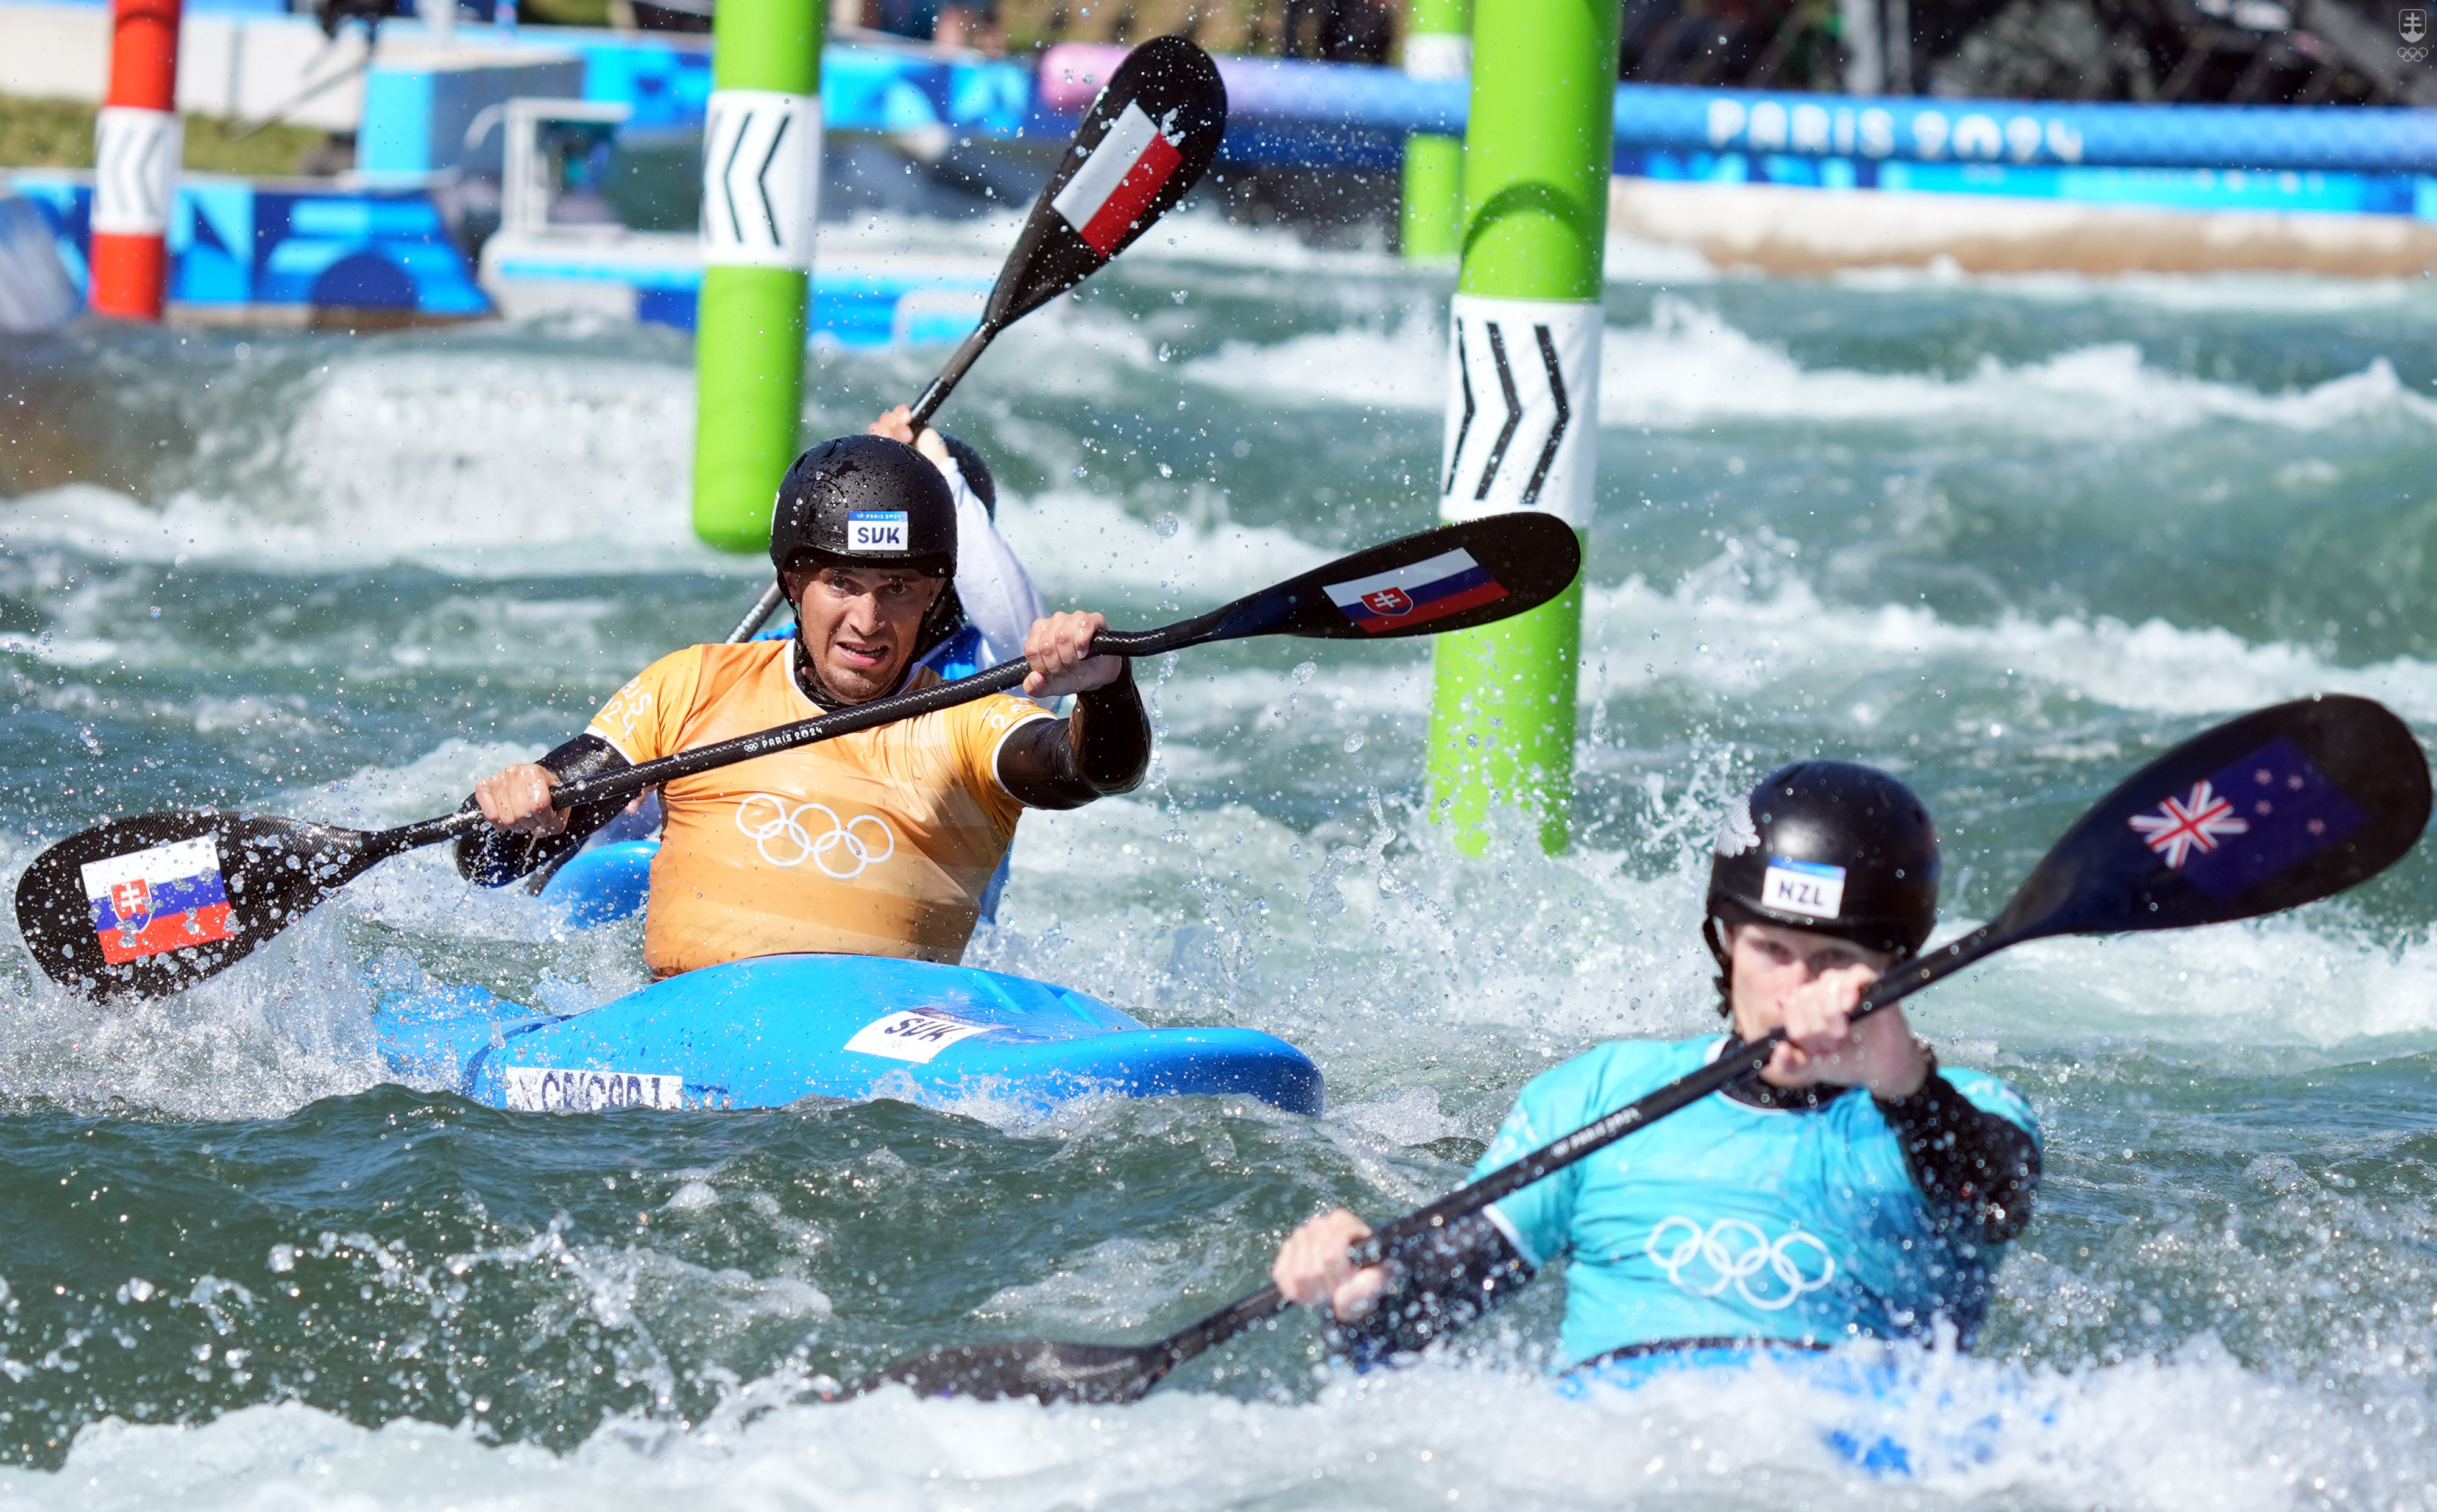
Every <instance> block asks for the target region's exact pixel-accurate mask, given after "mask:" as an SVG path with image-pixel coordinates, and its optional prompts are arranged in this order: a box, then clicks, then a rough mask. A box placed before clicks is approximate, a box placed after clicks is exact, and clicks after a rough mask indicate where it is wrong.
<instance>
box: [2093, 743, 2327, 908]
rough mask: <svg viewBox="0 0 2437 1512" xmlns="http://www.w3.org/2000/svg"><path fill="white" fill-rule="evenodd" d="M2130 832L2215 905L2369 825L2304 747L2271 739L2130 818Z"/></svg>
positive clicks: (2300, 862) (2286, 869) (2297, 864)
mask: <svg viewBox="0 0 2437 1512" xmlns="http://www.w3.org/2000/svg"><path fill="white" fill-rule="evenodd" d="M2130 822H2131V826H2132V829H2133V832H2134V833H2135V834H2137V835H2140V836H2141V838H2142V840H2143V841H2144V842H2145V843H2146V844H2148V847H2149V848H2150V849H2151V850H2152V851H2155V852H2156V853H2158V855H2159V856H2160V858H2161V859H2163V860H2164V861H2165V863H2166V865H2167V866H2169V867H2172V868H2173V869H2174V870H2176V871H2177V872H2179V873H2181V874H2182V875H2183V878H2184V879H2185V880H2187V881H2188V882H2190V883H2191V885H2192V886H2194V887H2196V888H2200V890H2201V891H2202V892H2205V893H2207V894H2208V895H2209V896H2210V897H2212V898H2216V899H2218V900H2219V901H2220V902H2222V901H2224V900H2226V899H2230V898H2233V897H2235V895H2236V894H2238V893H2242V892H2246V891H2249V890H2250V889H2251V888H2254V887H2256V886H2258V885H2259V884H2260V883H2262V882H2265V881H2267V880H2268V879H2269V878H2270V877H2273V876H2277V875H2279V874H2280V873H2283V872H2285V871H2288V870H2291V869H2292V868H2294V867H2296V866H2299V865H2301V864H2302V863H2303V862H2304V861H2306V860H2308V859H2309V858H2310V857H2311V856H2314V855H2316V854H2318V853H2320V852H2321V851H2323V850H2325V849H2326V848H2327V847H2328V846H2331V845H2333V844H2335V843H2336V842H2337V841H2339V840H2341V839H2342V838H2343V837H2344V836H2345V835H2350V834H2351V833H2353V831H2355V830H2357V829H2359V828H2360V827H2361V826H2362V825H2363V824H2366V823H2368V822H2369V819H2368V816H2366V815H2364V814H2362V813H2361V811H2360V810H2359V809H2358V808H2356V807H2354V806H2353V802H2352V800H2350V799H2348V798H2346V797H2344V794H2343V790H2342V789H2341V788H2340V787H2338V786H2336V784H2335V783H2333V782H2329V781H2328V780H2327V777H2326V774H2325V773H2323V772H2322V771H2320V770H2319V769H2318V768H2317V767H2315V766H2313V765H2310V761H2309V758H2308V757H2306V756H2304V755H2303V754H2302V751H2301V747H2297V746H2295V745H2294V744H2293V743H2292V742H2291V741H2289V740H2282V739H2280V740H2275V741H2271V742H2270V743H2269V744H2268V745H2265V746H2262V747H2260V748H2259V749H2257V750H2255V751H2253V752H2252V753H2251V754H2250V755H2248V756H2245V757H2244V758H2243V759H2242V760H2240V761H2238V762H2235V764H2234V765H2231V766H2228V767H2227V768H2226V769H2225V770H2223V771H2221V772H2218V773H2217V774H2216V775H2215V776H2213V777H2211V778H2210V779H2209V780H2208V781H2206V782H2201V783H2199V784H2197V785H2196V786H2195V787H2194V788H2193V789H2192V791H2191V792H2190V793H2188V794H2169V795H2167V797H2166V798H2165V800H2163V801H2162V802H2161V803H2160V804H2159V806H2158V808H2157V809H2156V810H2155V811H2153V812H2150V813H2147V814H2136V815H2134V816H2133V817H2132V818H2131V821H2130Z"/></svg>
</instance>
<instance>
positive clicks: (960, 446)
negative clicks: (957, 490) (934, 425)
mask: <svg viewBox="0 0 2437 1512" xmlns="http://www.w3.org/2000/svg"><path fill="white" fill-rule="evenodd" d="M939 439H940V440H941V441H942V442H944V443H945V444H946V445H947V448H948V455H950V456H952V457H954V458H956V470H957V471H958V472H961V473H963V474H964V475H965V486H966V487H968V488H970V489H972V490H973V497H974V498H975V499H978V500H980V501H982V512H983V513H984V514H986V515H988V516H990V518H991V519H998V481H997V480H996V479H994V478H992V477H991V470H990V464H989V463H987V462H984V461H983V460H982V454H981V453H980V452H978V451H975V450H974V449H973V443H971V442H969V441H962V440H959V439H957V438H956V437H955V436H952V435H950V434H948V432H946V431H940V432H939Z"/></svg>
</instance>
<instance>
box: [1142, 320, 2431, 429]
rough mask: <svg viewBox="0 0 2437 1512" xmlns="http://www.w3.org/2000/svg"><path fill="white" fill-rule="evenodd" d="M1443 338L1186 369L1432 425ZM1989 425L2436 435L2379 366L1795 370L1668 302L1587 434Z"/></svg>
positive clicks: (1423, 335)
mask: <svg viewBox="0 0 2437 1512" xmlns="http://www.w3.org/2000/svg"><path fill="white" fill-rule="evenodd" d="M1446 362H1447V356H1446V333H1445V327H1444V325H1443V324H1442V322H1441V319H1440V317H1439V316H1438V314H1437V312H1436V311H1435V310H1429V311H1427V312H1421V311H1417V312H1415V314H1414V315H1413V316H1411V318H1408V319H1405V320H1403V321H1402V322H1400V323H1398V324H1395V325H1393V326H1389V327H1387V328H1370V327H1358V328H1352V329H1343V330H1335V331H1326V332H1314V333H1311V334H1307V335H1303V336H1297V337H1293V338H1290V339H1289V340H1287V341H1285V342H1281V343H1274V344H1270V345H1254V344H1252V343H1228V344H1227V345H1225V346H1224V347H1223V348H1222V349H1221V350H1220V351H1219V352H1218V353H1217V354H1214V355H1213V356H1211V357H1207V358H1202V359H1200V360H1196V361H1195V362H1193V363H1192V364H1190V365H1189V366H1188V367H1187V369H1186V374H1187V376H1188V377H1190V378H1194V379H1196V380H1198V381H1201V382H1203V383H1207V384H1209V385H1211V386H1213V387H1217V388H1221V389H1224V390H1227V391H1228V392H1230V393H1233V394H1237V395H1244V396H1250V395H1253V394H1258V393H1276V392H1284V393H1288V394H1291V395H1293V396H1298V397H1302V398H1307V399H1311V400H1316V401H1323V402H1326V403H1331V404H1344V405H1358V406H1379V407H1383V408H1390V409H1400V410H1409V411H1414V412H1428V413H1436V412H1438V411H1439V410H1440V409H1441V408H1442V407H1443V406H1444V405H1445V403H1446ZM1797 420H1798V421H1811V422H1823V423H1839V424H1852V423H1857V422H1859V423H1869V422H1901V423H1903V424H1906V425H1913V426H1923V425H1930V426H1934V425H1935V424H1937V423H1946V424H1953V423H1965V422H1968V423H1972V424H1975V425H1995V426H1998V427H2001V428H2002V429H2003V430H2004V431H2007V432H2011V433H2028V434H2033V435H2048V436H2090V435H2092V434H2093V433H2094V431H2095V432H2097V433H2100V434H2106V435H2117V434H2134V433H2138V434H2145V435H2146V434H2154V433H2155V432H2156V431H2160V430H2162V429H2164V430H2173V429H2181V428H2184V427H2192V426H2200V425H2208V424H2216V423H2234V424H2258V425H2272V426H2277V427H2280V428H2284V429H2288V430H2293V431H2325V430H2328V429H2330V428H2334V427H2339V426H2351V425H2361V424H2374V423H2378V422H2399V423H2402V424H2406V425H2409V426H2411V427H2413V428H2415V429H2427V428H2428V427H2430V426H2432V425H2437V400H2431V399H2429V398H2428V396H2424V395H2421V394H2419V393H2417V392H2414V391H2412V390H2410V389H2407V388H2405V387H2404V386H2403V384H2402V383H2401V382H2400V381H2399V380H2398V379H2397V378H2396V377H2395V373H2394V369H2393V366H2392V365H2391V364H2389V363H2388V362H2386V361H2385V360H2376V361H2373V362H2372V363H2371V364H2370V365H2369V366H2368V367H2367V368H2366V369H2364V370H2362V371H2361V372H2359V373H2357V374H2354V375H2352V376H2350V377H2346V378H2335V379H2331V380H2329V381H2327V382H2324V383H2321V384H2317V385H2315V386H2312V387H2309V388H2306V389H2300V390H2295V391H2291V392H2287V393H2282V394H2263V393H2260V392H2259V391H2257V390H2255V389H2253V388H2249V387H2246V386H2244V385H2241V384H2238V383H2225V382H2218V381H2214V380H2210V379H2204V378H2191V377H2188V376H2185V375H2182V374H2176V373H2168V372H2162V371H2160V370H2158V369H2156V368H2154V367H2152V366H2150V365H2148V362H2147V360H2145V359H2144V356H2143V353H2142V351H2141V349H2140V348H2139V347H2138V346H2136V345H2134V344H2132V343H2128V342H2116V343H2103V344H2099V345H2095V346H2086V347H2081V348H2078V349H2076V350H2072V351H2068V352H2064V353H2060V354H2059V355H2058V356H2056V357H2053V358H2050V359H2047V360H2042V361H2036V362H2028V363H2020V364H2008V363H2005V362H2001V361H1999V360H1996V359H1994V358H1990V357H1984V358H1982V359H1981V360H1979V361H1978V363H1977V364H1975V365H1974V367H1973V368H1972V371H1971V373H1970V374H1969V375H1967V376H1965V377H1962V378H1953V379H1949V378H1939V377H1936V376H1926V375H1920V374H1913V373H1883V372H1867V371H1859V370H1854V369H1850V368H1810V367H1805V366H1803V365H1802V364H1800V363H1798V362H1797V361H1796V360H1794V359H1793V358H1791V357H1789V356H1787V355H1786V353H1785V351H1784V350H1783V349H1782V348H1781V347H1780V346H1778V345H1776V344H1775V343H1770V342H1768V341H1766V340H1762V339H1759V338H1755V337H1753V336H1751V335H1748V334H1746V333H1745V332H1744V331H1742V330H1740V329H1738V328H1737V327H1736V326H1735V325H1733V324H1731V323H1730V322H1728V321H1727V320H1726V319H1724V318H1722V317H1721V316H1719V315H1718V314H1717V313H1716V312H1715V311H1714V310H1711V309H1709V308H1705V307H1703V306H1702V305H1699V304H1696V303H1694V302H1692V300H1690V299H1687V298H1684V297H1682V296H1678V295H1673V294H1662V295H1660V296H1658V298H1657V300H1656V301H1655V302H1654V303H1653V306H1652V309H1651V318H1650V321H1649V323H1648V324H1647V325H1641V326H1618V325H1609V326H1608V327H1607V329H1606V331H1605V333H1604V336H1603V339H1602V343H1601V352H1600V423H1601V424H1603V425H1610V426H1656V427H1666V428H1671V429H1674V428H1682V427H1688V426H1693V425H1700V424H1715V423H1727V422H1735V423H1741V422H1750V421H1797Z"/></svg>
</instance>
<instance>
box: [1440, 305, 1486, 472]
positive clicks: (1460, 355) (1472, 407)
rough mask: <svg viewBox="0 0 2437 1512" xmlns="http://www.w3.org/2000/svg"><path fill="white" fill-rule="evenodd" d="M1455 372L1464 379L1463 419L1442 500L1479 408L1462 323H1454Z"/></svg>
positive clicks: (1458, 424) (1449, 460)
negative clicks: (1473, 391)
mask: <svg viewBox="0 0 2437 1512" xmlns="http://www.w3.org/2000/svg"><path fill="white" fill-rule="evenodd" d="M1455 370H1456V372H1457V373H1458V374H1460V375H1461V376H1462V377H1463V378H1464V418H1463V419H1462V420H1459V421H1458V422H1456V428H1455V446H1454V448H1452V449H1450V450H1449V451H1448V452H1447V475H1446V486H1445V487H1443V488H1441V489H1440V490H1439V497H1440V498H1442V499H1444V498H1446V496H1447V495H1449V494H1451V493H1453V492H1455V473H1456V469H1457V468H1458V467H1460V466H1463V465H1464V437H1466V436H1468V435H1470V434H1472V416H1473V413H1474V412H1475V411H1476V410H1478V409H1479V408H1480V407H1479V406H1478V405H1476V404H1474V403H1473V402H1472V355H1471V353H1469V352H1468V351H1466V350H1465V349H1464V322H1462V321H1457V322H1456V323H1455Z"/></svg>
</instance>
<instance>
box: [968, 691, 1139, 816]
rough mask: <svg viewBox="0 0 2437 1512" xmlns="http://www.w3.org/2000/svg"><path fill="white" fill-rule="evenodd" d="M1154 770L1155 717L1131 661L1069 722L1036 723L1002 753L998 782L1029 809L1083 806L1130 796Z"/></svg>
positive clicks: (1020, 730) (1085, 697)
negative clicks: (1152, 729)
mask: <svg viewBox="0 0 2437 1512" xmlns="http://www.w3.org/2000/svg"><path fill="white" fill-rule="evenodd" d="M1148 770H1150V715H1149V714H1148V712H1145V711H1144V709H1143V701H1142V694H1141V693H1140V691H1138V690H1137V689H1136V688H1135V687H1134V668H1133V663H1132V662H1131V661H1129V662H1127V663H1126V670H1125V671H1124V673H1123V674H1121V675H1120V676H1119V677H1118V678H1117V680H1116V681H1114V682H1113V683H1111V684H1109V685H1108V686H1107V687H1105V688H1095V689H1093V690H1092V691H1091V692H1090V693H1087V694H1078V696H1077V697H1076V699H1075V712H1073V713H1072V714H1070V715H1068V716H1067V718H1066V720H1065V722H1064V723H1063V724H1061V723H1060V722H1059V721H1057V720H1055V719H1035V720H1033V721H1031V722H1030V723H1028V724H1025V725H1021V726H1018V727H1017V729H1016V730H1015V732H1014V733H1013V734H1011V735H1009V736H1008V737H1007V741H1006V743H1005V744H1004V745H1002V746H1000V747H999V748H998V780H999V782H1001V783H1002V784H1003V785H1004V786H1005V787H1006V788H1007V790H1008V792H1009V793H1011V794H1013V795H1014V796H1015V800H1016V801H1017V802H1019V803H1022V804H1024V805H1025V806H1026V807H1027V808H1081V807H1082V806H1083V805H1084V804H1086V803H1089V802H1090V801H1092V800H1094V799H1096V798H1107V797H1108V796H1109V795H1111V794H1112V793H1131V792H1132V791H1133V790H1134V789H1135V788H1137V787H1139V786H1141V785H1142V780H1143V774H1144V773H1145V772H1147V771H1148Z"/></svg>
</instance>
